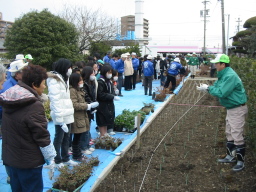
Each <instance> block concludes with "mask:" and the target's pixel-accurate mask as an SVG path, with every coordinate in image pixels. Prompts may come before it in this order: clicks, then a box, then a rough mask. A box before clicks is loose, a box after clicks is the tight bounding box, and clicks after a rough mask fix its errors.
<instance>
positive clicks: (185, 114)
mask: <svg viewBox="0 0 256 192" xmlns="http://www.w3.org/2000/svg"><path fill="white" fill-rule="evenodd" d="M206 94H207V92H206V93H204V94H203V96H202V97H200V98H199V100H198V101H197V102H196V103H195V104H194V105H192V106H191V107H190V108H189V109H188V110H187V111H186V112H185V113H184V114H183V115H182V116H181V117H180V118H179V119H178V120H177V121H176V122H175V123H174V124H173V126H172V127H171V128H170V129H169V131H167V133H166V134H165V135H164V136H163V138H162V140H161V141H160V142H159V144H158V145H157V147H156V148H155V149H154V151H153V153H152V155H151V157H150V159H149V163H148V166H147V169H146V171H145V174H144V176H143V179H142V182H141V185H140V189H139V192H140V191H141V188H142V185H143V183H144V180H145V178H146V175H147V172H148V169H149V166H150V163H151V160H152V159H153V156H154V153H155V151H156V150H157V149H158V147H159V146H160V145H161V143H162V142H163V140H164V139H165V137H166V136H167V135H168V134H169V132H170V131H171V130H172V129H173V127H174V126H175V125H176V124H177V123H178V122H179V121H180V120H181V119H182V118H183V117H184V116H185V115H186V114H187V113H188V112H189V111H190V110H191V109H192V108H193V107H194V106H196V104H197V103H198V102H199V101H200V100H201V99H202V98H203V97H204V96H205V95H206Z"/></svg>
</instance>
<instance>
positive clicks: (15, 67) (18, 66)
mask: <svg viewBox="0 0 256 192" xmlns="http://www.w3.org/2000/svg"><path fill="white" fill-rule="evenodd" d="M27 65H28V63H24V62H23V60H17V61H13V62H12V63H11V64H10V69H9V70H8V71H9V72H17V71H20V70H22V69H23V68H24V67H25V66H27Z"/></svg>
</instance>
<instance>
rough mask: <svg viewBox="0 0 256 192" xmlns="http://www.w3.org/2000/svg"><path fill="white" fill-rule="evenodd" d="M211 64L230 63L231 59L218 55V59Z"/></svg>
mask: <svg viewBox="0 0 256 192" xmlns="http://www.w3.org/2000/svg"><path fill="white" fill-rule="evenodd" d="M210 62H211V63H229V62H230V60H229V57H228V56H227V55H225V54H217V56H216V58H215V59H213V60H211V61H210Z"/></svg>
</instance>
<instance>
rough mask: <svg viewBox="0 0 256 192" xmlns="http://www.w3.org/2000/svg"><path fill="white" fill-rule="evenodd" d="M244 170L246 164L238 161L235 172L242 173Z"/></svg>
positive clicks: (234, 168)
mask: <svg viewBox="0 0 256 192" xmlns="http://www.w3.org/2000/svg"><path fill="white" fill-rule="evenodd" d="M243 169H244V162H243V161H237V164H236V165H235V166H234V167H233V169H232V170H233V171H242V170H243Z"/></svg>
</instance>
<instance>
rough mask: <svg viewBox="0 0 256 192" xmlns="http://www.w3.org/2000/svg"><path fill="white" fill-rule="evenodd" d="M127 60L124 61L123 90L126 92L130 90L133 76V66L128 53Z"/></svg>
mask: <svg viewBox="0 0 256 192" xmlns="http://www.w3.org/2000/svg"><path fill="white" fill-rule="evenodd" d="M126 55H127V58H126V59H125V61H124V89H125V90H126V91H131V90H132V75H133V72H134V70H133V65H132V60H131V58H130V53H126Z"/></svg>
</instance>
